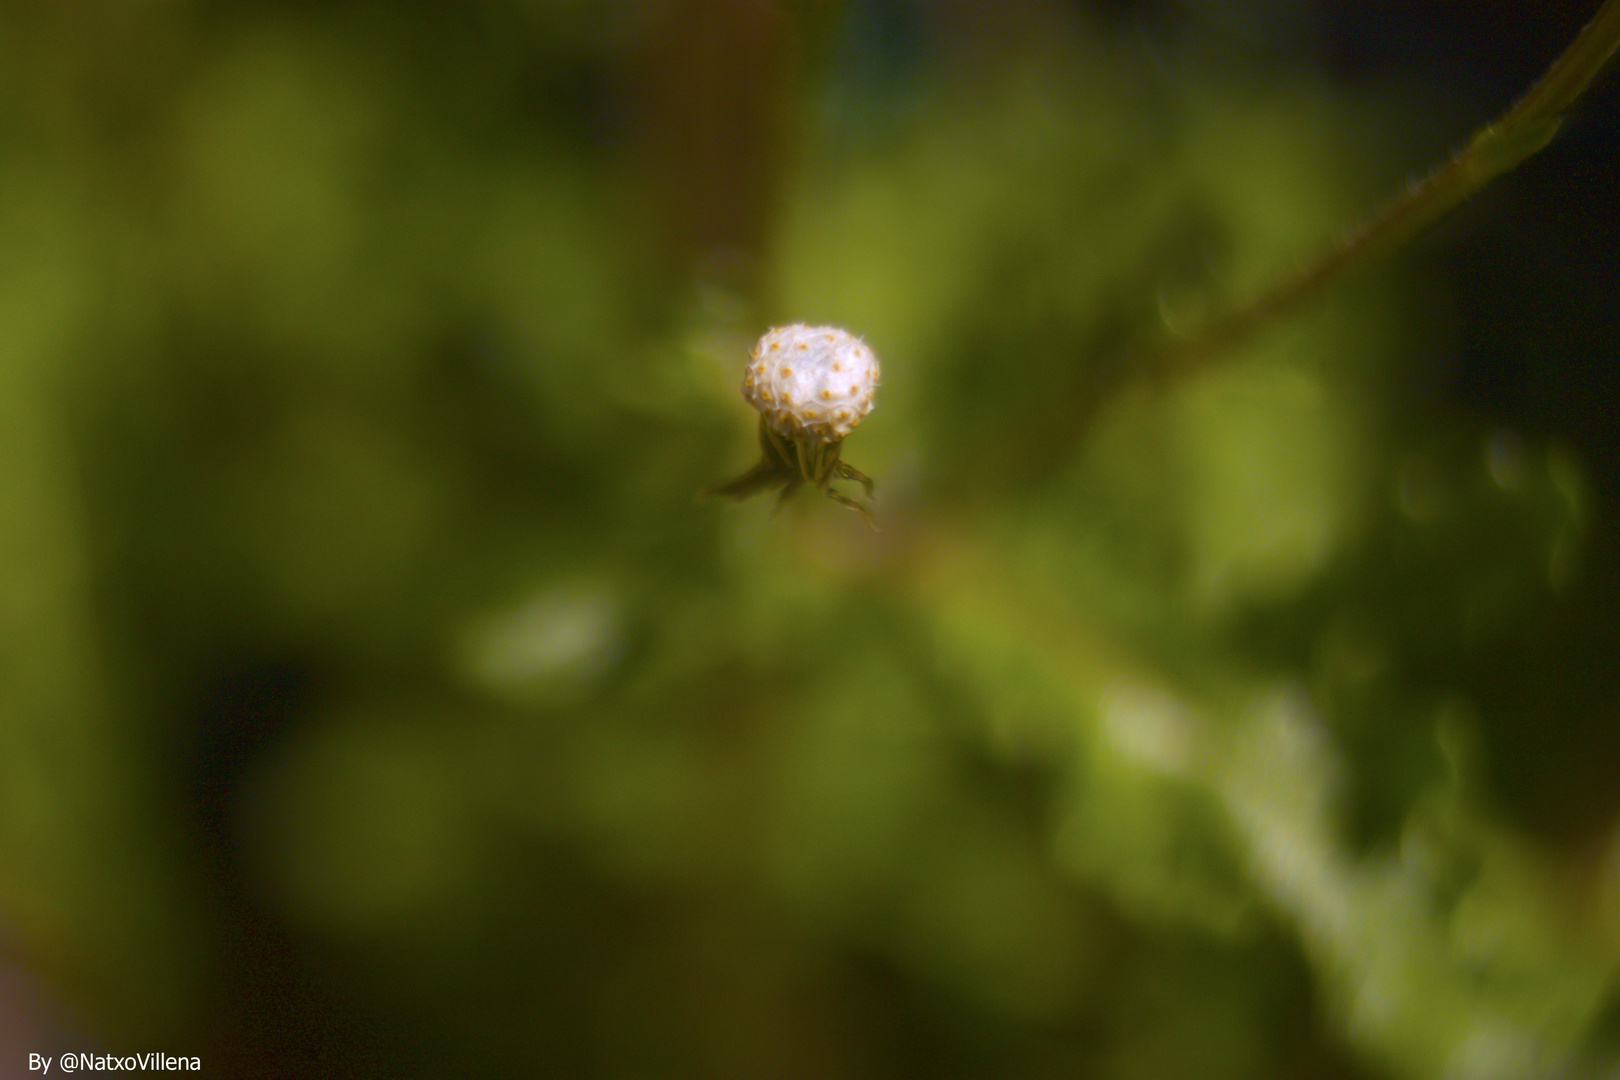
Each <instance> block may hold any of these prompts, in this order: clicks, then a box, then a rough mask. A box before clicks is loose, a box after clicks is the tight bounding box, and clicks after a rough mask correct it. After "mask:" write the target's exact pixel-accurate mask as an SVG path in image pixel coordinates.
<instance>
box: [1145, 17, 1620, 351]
mask: <svg viewBox="0 0 1620 1080" xmlns="http://www.w3.org/2000/svg"><path fill="white" fill-rule="evenodd" d="M1617 46H1620V0H1604V3H1603V6H1602V7H1600V8H1599V9H1598V12H1597V14H1596V15H1594V16H1593V17H1592V19H1591V21H1590V22H1588V23H1587V24H1586V27H1585V28H1584V29H1583V30H1582V31H1581V32H1580V34H1579V35H1578V36H1577V37H1576V38H1575V40H1574V41H1573V42H1572V43H1571V44H1570V46H1569V47H1568V48H1567V49H1565V50H1564V52H1563V53H1562V54H1561V55H1560V56H1559V57H1558V59H1557V60H1555V61H1554V62H1553V65H1552V67H1550V68H1548V69H1547V73H1546V74H1545V75H1543V76H1542V77H1541V79H1540V80H1539V81H1537V82H1536V83H1535V85H1533V86H1532V87H1531V88H1530V90H1529V91H1528V92H1527V93H1526V94H1525V95H1524V96H1523V97H1522V98H1520V99H1519V100H1518V101H1517V102H1516V103H1515V104H1514V105H1513V106H1512V107H1511V108H1509V109H1508V111H1507V112H1505V113H1503V114H1502V116H1501V117H1500V118H1499V119H1497V120H1496V122H1495V123H1492V124H1488V125H1486V126H1485V127H1483V128H1481V129H1480V130H1479V131H1478V132H1476V133H1475V134H1474V137H1473V138H1472V139H1470V140H1469V142H1468V144H1467V145H1466V146H1464V147H1463V148H1462V149H1460V150H1458V151H1457V152H1456V153H1455V154H1453V155H1452V156H1451V159H1450V160H1449V161H1446V162H1445V163H1443V164H1442V165H1440V166H1439V167H1437V168H1436V169H1434V170H1433V171H1432V172H1430V173H1429V174H1428V175H1427V176H1425V177H1423V178H1422V179H1421V180H1418V181H1415V182H1413V183H1411V184H1408V185H1407V187H1406V190H1405V191H1403V192H1401V193H1400V194H1399V195H1397V196H1396V197H1395V198H1394V199H1393V200H1392V201H1390V202H1389V203H1388V204H1386V205H1385V206H1384V207H1383V209H1381V210H1379V211H1377V212H1376V213H1374V214H1373V215H1372V217H1370V218H1368V219H1367V220H1366V221H1365V222H1363V223H1362V224H1361V225H1360V226H1359V227H1357V228H1354V229H1350V230H1347V231H1346V232H1345V233H1344V234H1343V235H1342V236H1340V237H1339V238H1338V239H1337V240H1336V241H1334V242H1333V243H1332V244H1330V245H1328V246H1327V248H1326V249H1325V250H1323V251H1322V252H1321V253H1319V254H1318V255H1317V256H1316V257H1315V258H1314V259H1312V260H1311V261H1310V262H1308V263H1307V264H1306V265H1305V266H1304V267H1303V268H1302V269H1300V270H1298V271H1297V272H1295V273H1294V274H1292V275H1291V276H1289V277H1287V278H1284V279H1283V280H1282V281H1281V282H1279V283H1278V284H1277V285H1275V286H1273V287H1272V288H1271V289H1269V290H1267V291H1266V292H1264V293H1262V294H1261V295H1260V296H1259V297H1257V298H1255V299H1254V300H1251V301H1250V302H1248V303H1246V304H1244V305H1243V306H1242V307H1239V308H1238V309H1237V310H1235V311H1233V312H1231V313H1229V314H1227V315H1225V316H1223V317H1220V318H1217V319H1215V320H1214V321H1213V322H1211V323H1210V324H1209V325H1207V326H1206V327H1205V328H1204V329H1203V330H1201V331H1196V332H1194V333H1193V334H1192V335H1190V336H1189V337H1186V338H1184V339H1182V340H1180V341H1176V342H1173V343H1170V344H1168V345H1164V346H1161V348H1160V349H1159V350H1158V355H1157V359H1158V361H1159V363H1160V364H1161V365H1162V366H1164V367H1168V368H1186V367H1192V366H1196V365H1198V364H1199V363H1202V362H1203V361H1205V360H1208V359H1209V358H1210V357H1212V356H1213V355H1215V354H1217V353H1219V352H1221V351H1223V350H1225V349H1227V348H1230V347H1232V346H1233V345H1236V344H1238V343H1240V342H1242V341H1244V340H1245V339H1247V338H1248V337H1250V336H1251V335H1252V334H1253V333H1254V332H1255V331H1256V330H1258V329H1260V328H1262V327H1263V326H1265V325H1266V324H1267V323H1269V322H1271V321H1272V320H1274V319H1277V318H1281V317H1283V316H1285V315H1288V314H1290V313H1291V312H1293V311H1294V310H1296V309H1297V308H1299V307H1301V306H1302V305H1303V304H1305V303H1307V302H1308V301H1310V300H1313V299H1314V298H1315V297H1316V296H1317V295H1318V294H1319V293H1321V292H1323V291H1324V290H1325V289H1326V288H1327V287H1328V286H1330V285H1331V284H1333V283H1334V282H1336V281H1338V280H1339V279H1340V278H1342V277H1344V276H1345V275H1346V274H1347V273H1349V272H1351V271H1353V270H1356V269H1359V268H1361V267H1363V266H1366V265H1368V264H1370V263H1372V262H1375V261H1376V260H1378V259H1379V258H1381V257H1383V256H1385V255H1388V254H1390V253H1392V252H1394V251H1396V250H1398V249H1399V248H1401V247H1402V246H1404V245H1405V244H1406V243H1407V242H1409V241H1410V240H1412V239H1413V238H1415V237H1416V236H1418V235H1419V234H1420V233H1422V232H1423V231H1424V230H1426V229H1427V228H1428V227H1429V226H1431V225H1433V224H1434V223H1435V222H1436V221H1438V220H1439V219H1440V218H1442V217H1444V216H1445V215H1446V214H1447V213H1449V212H1450V211H1451V210H1453V209H1455V208H1456V207H1457V206H1458V205H1459V204H1460V203H1462V202H1464V201H1465V200H1467V199H1468V198H1470V197H1471V196H1473V195H1474V194H1475V193H1476V192H1478V191H1480V190H1481V189H1483V188H1484V187H1485V186H1486V185H1487V184H1489V183H1490V182H1491V181H1492V180H1495V179H1496V178H1497V177H1498V176H1501V175H1502V174H1503V173H1506V172H1509V171H1511V170H1512V169H1514V168H1516V167H1517V166H1518V165H1519V164H1521V163H1522V162H1523V161H1525V160H1526V159H1527V158H1529V157H1531V156H1532V155H1534V154H1535V153H1536V152H1537V151H1539V150H1540V149H1541V148H1542V147H1544V146H1546V145H1547V143H1548V142H1550V141H1551V140H1552V137H1553V135H1554V134H1555V133H1556V132H1557V131H1558V127H1559V125H1560V124H1561V123H1562V122H1563V118H1564V114H1565V113H1566V112H1567V111H1568V110H1569V108H1570V106H1571V105H1573V104H1574V103H1575V101H1576V99H1578V98H1579V97H1580V96H1581V94H1583V93H1584V92H1585V91H1586V88H1587V87H1588V86H1589V85H1590V84H1591V82H1592V80H1593V79H1594V78H1596V77H1597V74H1598V72H1599V71H1601V70H1602V69H1603V66H1604V64H1606V63H1607V62H1608V61H1609V59H1610V58H1611V57H1612V56H1613V55H1614V52H1615V49H1616V47H1617Z"/></svg>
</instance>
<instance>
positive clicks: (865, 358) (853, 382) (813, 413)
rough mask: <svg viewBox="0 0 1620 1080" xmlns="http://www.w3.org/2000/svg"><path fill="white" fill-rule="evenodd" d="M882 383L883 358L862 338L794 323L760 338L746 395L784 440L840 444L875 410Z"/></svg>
mask: <svg viewBox="0 0 1620 1080" xmlns="http://www.w3.org/2000/svg"><path fill="white" fill-rule="evenodd" d="M877 381H878V361H877V357H876V356H874V355H873V353H872V350H871V349H870V348H868V347H867V345H866V344H865V343H864V342H862V341H861V339H860V338H858V337H855V336H854V335H853V334H850V333H849V332H848V331H845V330H840V329H838V327H836V326H805V325H804V324H803V323H794V324H793V325H792V326H779V327H777V328H775V329H773V330H770V331H768V332H767V333H766V334H765V336H764V337H762V338H760V339H759V344H758V345H756V346H754V352H753V355H752V356H751V357H750V358H749V361H748V366H747V368H746V369H745V370H744V372H743V384H742V393H743V397H745V398H747V399H748V404H750V405H752V406H753V407H754V408H756V409H758V410H759V412H760V414H761V415H762V416H763V417H764V418H765V422H766V424H768V425H769V426H770V428H771V429H772V430H773V431H775V432H776V433H777V434H778V435H781V436H782V437H783V438H786V439H795V440H797V439H815V440H819V441H820V442H824V443H835V442H839V441H841V440H842V439H843V438H844V437H845V436H846V435H848V434H849V433H850V431H851V430H853V429H854V427H855V425H856V424H858V423H860V422H861V419H862V418H863V417H865V416H866V414H867V413H869V412H871V411H872V395H873V392H874V391H875V390H876V389H877Z"/></svg>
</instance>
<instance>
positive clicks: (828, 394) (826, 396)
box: [821, 390, 832, 401]
mask: <svg viewBox="0 0 1620 1080" xmlns="http://www.w3.org/2000/svg"><path fill="white" fill-rule="evenodd" d="M821 400H822V401H831V400H832V391H831V390H823V391H822V392H821Z"/></svg>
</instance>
